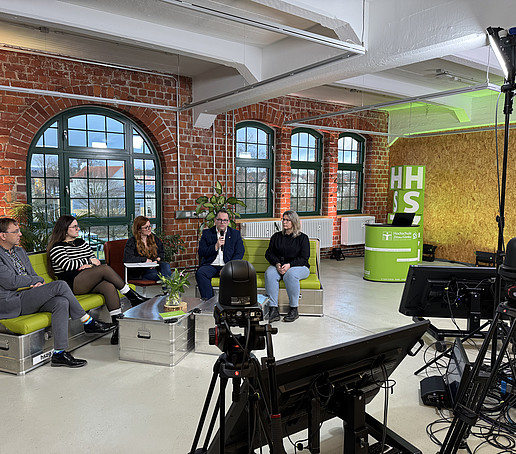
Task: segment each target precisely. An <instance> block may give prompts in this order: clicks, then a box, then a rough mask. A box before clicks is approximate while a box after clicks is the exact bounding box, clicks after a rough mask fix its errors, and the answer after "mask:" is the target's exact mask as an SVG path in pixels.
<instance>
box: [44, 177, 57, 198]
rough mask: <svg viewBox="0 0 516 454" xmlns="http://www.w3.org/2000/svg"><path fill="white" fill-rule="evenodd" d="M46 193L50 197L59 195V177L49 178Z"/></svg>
mask: <svg viewBox="0 0 516 454" xmlns="http://www.w3.org/2000/svg"><path fill="white" fill-rule="evenodd" d="M45 188H46V191H45V195H46V196H47V197H50V198H56V197H59V179H58V178H47V181H46V184H45Z"/></svg>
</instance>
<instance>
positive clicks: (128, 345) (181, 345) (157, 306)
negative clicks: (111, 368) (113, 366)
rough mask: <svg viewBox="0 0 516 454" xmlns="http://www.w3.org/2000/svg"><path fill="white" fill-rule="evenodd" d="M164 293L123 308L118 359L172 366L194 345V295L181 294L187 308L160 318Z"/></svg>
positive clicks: (196, 300)
mask: <svg viewBox="0 0 516 454" xmlns="http://www.w3.org/2000/svg"><path fill="white" fill-rule="evenodd" d="M165 301H166V297H165V296H155V297H153V298H151V299H149V300H148V301H146V302H145V303H142V304H139V305H138V306H136V307H133V308H131V309H129V310H127V311H126V312H125V313H124V318H122V319H120V340H119V352H120V359H122V360H125V361H137V362H142V363H150V364H160V365H164V366H175V365H176V364H177V363H178V362H179V361H181V360H182V359H183V358H184V357H185V356H186V355H187V354H188V353H189V352H190V351H192V350H193V349H194V318H193V315H192V313H191V311H192V309H194V308H195V307H196V306H197V305H198V304H199V303H200V300H199V299H198V298H183V301H185V302H186V303H187V305H188V306H187V307H188V312H187V313H186V314H185V315H181V316H178V317H175V318H173V319H168V320H164V319H163V318H162V317H161V316H160V313H162V312H165V311H164V309H163V305H164V304H165Z"/></svg>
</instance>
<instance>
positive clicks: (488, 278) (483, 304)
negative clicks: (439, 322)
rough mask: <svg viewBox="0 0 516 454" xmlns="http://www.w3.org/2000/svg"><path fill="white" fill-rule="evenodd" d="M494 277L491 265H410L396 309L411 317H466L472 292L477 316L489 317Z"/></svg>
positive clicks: (487, 318) (468, 312)
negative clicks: (478, 298) (475, 300)
mask: <svg viewBox="0 0 516 454" xmlns="http://www.w3.org/2000/svg"><path fill="white" fill-rule="evenodd" d="M495 279H496V269H495V268H484V267H474V266H427V265H411V266H410V267H409V271H408V274H407V280H406V281H405V288H404V289H403V294H402V297H401V303H400V308H399V311H400V312H401V313H402V314H404V315H410V316H413V317H441V318H464V319H467V318H468V317H469V315H470V312H471V310H470V308H471V300H472V297H473V296H472V295H473V294H475V295H477V296H479V297H480V313H481V318H482V319H485V320H489V319H492V317H493V314H494V310H495V308H496V304H495V294H494V292H495V290H494V287H495V285H494V283H495Z"/></svg>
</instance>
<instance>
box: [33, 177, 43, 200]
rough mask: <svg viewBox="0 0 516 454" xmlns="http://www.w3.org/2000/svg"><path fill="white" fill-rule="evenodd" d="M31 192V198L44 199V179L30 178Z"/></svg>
mask: <svg viewBox="0 0 516 454" xmlns="http://www.w3.org/2000/svg"><path fill="white" fill-rule="evenodd" d="M30 184H31V190H32V195H33V197H38V198H41V197H45V179H44V178H31V179H30Z"/></svg>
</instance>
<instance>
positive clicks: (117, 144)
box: [107, 133, 124, 150]
mask: <svg viewBox="0 0 516 454" xmlns="http://www.w3.org/2000/svg"><path fill="white" fill-rule="evenodd" d="M107 147H108V148H116V149H120V150H121V149H123V148H124V135H123V134H113V133H108V135H107Z"/></svg>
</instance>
